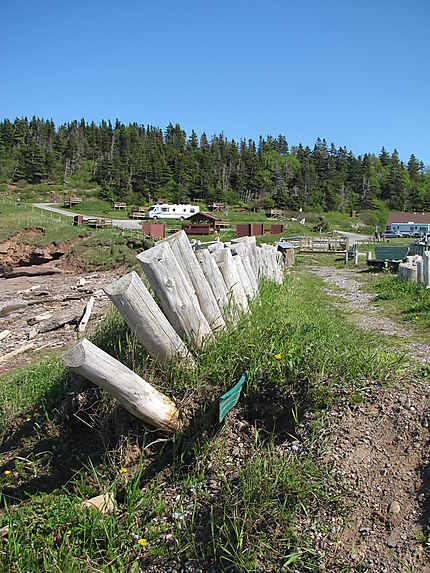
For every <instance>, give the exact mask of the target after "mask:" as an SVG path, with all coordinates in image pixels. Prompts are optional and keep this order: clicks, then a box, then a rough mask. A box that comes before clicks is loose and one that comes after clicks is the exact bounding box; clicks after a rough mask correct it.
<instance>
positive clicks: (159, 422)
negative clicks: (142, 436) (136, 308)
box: [62, 338, 180, 432]
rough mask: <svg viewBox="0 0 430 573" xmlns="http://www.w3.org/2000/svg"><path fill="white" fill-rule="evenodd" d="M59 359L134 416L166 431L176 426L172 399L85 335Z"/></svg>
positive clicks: (178, 424)
mask: <svg viewBox="0 0 430 573" xmlns="http://www.w3.org/2000/svg"><path fill="white" fill-rule="evenodd" d="M62 362H63V364H64V366H67V367H68V368H70V369H71V370H72V371H73V372H76V373H77V374H79V375H81V376H83V377H84V378H87V379H88V380H90V381H91V382H93V383H94V384H97V386H100V387H101V388H103V389H104V390H106V392H108V393H109V394H111V395H112V396H113V397H114V398H116V399H117V400H118V402H119V403H120V404H121V405H122V406H124V408H125V409H126V410H128V411H129V412H130V413H131V414H133V416H136V418H139V419H141V420H144V421H145V422H147V423H148V424H150V425H151V426H154V427H156V428H160V429H162V430H166V431H168V432H174V431H175V430H177V429H179V427H180V422H179V413H178V410H177V408H176V406H175V404H174V403H173V402H172V400H170V399H169V398H168V397H167V396H165V395H164V394H162V393H161V392H159V391H158V390H156V389H155V388H154V387H153V386H151V384H148V382H146V381H145V380H144V379H143V378H141V377H140V376H138V375H137V374H135V373H134V372H133V371H132V370H130V369H129V368H127V366H124V364H121V362H119V361H118V360H116V359H115V358H113V357H112V356H110V355H109V354H107V352H104V351H103V350H101V349H100V348H98V347H97V346H95V345H94V344H93V343H92V342H90V341H89V340H88V339H86V338H84V339H82V340H81V341H80V342H78V344H75V346H72V348H71V349H70V350H68V351H67V352H66V353H65V354H64V355H63V358H62Z"/></svg>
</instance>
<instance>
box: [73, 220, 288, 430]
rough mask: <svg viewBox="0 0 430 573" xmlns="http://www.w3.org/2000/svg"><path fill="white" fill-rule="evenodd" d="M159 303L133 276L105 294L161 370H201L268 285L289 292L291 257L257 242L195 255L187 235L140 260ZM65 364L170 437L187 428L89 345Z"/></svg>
mask: <svg viewBox="0 0 430 573" xmlns="http://www.w3.org/2000/svg"><path fill="white" fill-rule="evenodd" d="M137 259H138V260H139V262H140V264H141V266H142V269H143V271H144V274H145V277H146V279H147V281H148V283H149V285H150V288H151V289H152V291H153V293H154V295H155V297H156V299H157V301H158V304H157V302H156V301H155V300H154V298H153V296H152V295H151V293H150V291H149V290H148V288H147V287H146V286H145V284H144V283H143V281H142V280H141V279H140V277H139V275H138V274H136V273H135V272H131V273H128V274H126V275H125V276H123V277H121V278H120V279H119V280H117V281H115V282H113V283H112V284H110V285H108V286H106V287H105V289H104V290H105V292H106V294H107V295H108V296H109V298H110V299H111V301H112V302H113V304H114V305H115V307H116V308H117V309H118V311H119V312H120V313H121V315H122V316H123V318H124V319H125V321H126V322H127V324H128V326H129V327H130V329H131V330H132V331H133V332H134V334H135V335H136V337H137V339H138V340H139V341H140V342H141V343H142V344H143V346H144V347H145V349H146V350H147V352H148V354H149V355H151V356H152V357H153V358H154V359H155V360H157V361H159V362H161V363H170V362H171V361H172V360H174V359H180V360H184V361H186V363H187V365H188V366H189V367H193V365H194V357H193V353H194V352H195V351H196V350H198V349H199V348H200V347H201V346H202V344H204V342H205V341H206V340H208V339H212V338H213V337H214V336H216V334H217V333H218V332H219V331H220V330H222V329H224V328H225V327H226V326H232V325H234V324H235V322H236V321H237V320H238V318H239V316H240V314H241V313H243V312H247V311H248V309H249V302H250V301H252V300H253V299H255V298H256V296H257V295H258V287H259V283H260V282H261V281H262V280H264V279H266V280H271V281H275V282H276V283H279V284H281V283H282V281H283V272H284V262H283V256H282V254H281V253H280V252H278V251H277V249H276V247H274V246H272V245H262V246H257V245H256V241H255V237H241V238H238V239H235V240H233V241H231V243H228V244H225V245H224V244H223V243H221V242H213V243H210V244H206V245H204V244H203V245H200V246H199V248H198V250H196V251H194V250H193V248H192V246H191V243H190V242H189V239H188V237H187V235H186V234H185V232H184V231H180V232H178V233H175V234H174V235H172V236H170V237H168V238H167V239H164V240H163V241H160V242H159V243H157V244H156V245H155V246H154V247H152V248H151V249H149V250H147V251H144V252H142V253H140V254H139V255H137ZM63 364H64V365H65V366H67V367H69V368H70V369H71V370H72V371H73V372H76V373H77V374H79V375H81V376H83V377H85V378H87V379H89V380H90V381H92V382H94V383H95V384H97V385H98V386H100V387H102V388H103V389H105V390H106V391H107V392H109V393H110V394H112V395H113V396H114V397H115V398H116V399H117V400H118V401H119V402H120V403H121V404H122V405H123V406H124V407H125V408H126V409H127V410H128V411H129V412H131V413H132V414H133V415H135V416H136V417H138V418H140V419H142V420H144V421H146V422H147V423H149V424H151V425H153V426H155V427H157V428H160V429H164V430H166V431H175V430H177V429H178V428H179V427H180V420H179V413H178V410H177V408H176V406H175V404H174V403H173V402H172V401H171V400H170V399H169V398H168V397H167V396H165V395H163V394H161V393H160V392H159V391H158V390H156V389H155V388H154V387H153V386H151V385H150V384H149V383H148V382H146V381H145V380H143V379H142V378H141V377H140V376H138V375H137V374H135V373H134V372H133V371H132V370H130V369H129V368H127V367H126V366H124V365H123V364H121V363H120V362H119V361H118V360H116V359H115V358H113V357H112V356H110V355H108V354H107V353H106V352H104V351H103V350H101V349H100V348H98V347H97V346H95V345H94V344H93V343H91V342H90V341H89V340H87V339H83V340H81V341H80V342H78V343H77V344H76V345H74V346H73V347H72V348H71V349H70V350H69V351H68V352H66V353H65V354H64V356H63Z"/></svg>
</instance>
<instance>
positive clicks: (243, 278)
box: [233, 255, 254, 300]
mask: <svg viewBox="0 0 430 573" xmlns="http://www.w3.org/2000/svg"><path fill="white" fill-rule="evenodd" d="M233 262H234V264H235V265H236V269H237V274H238V275H239V279H240V282H241V283H242V286H243V290H244V291H245V294H246V296H247V297H248V298H249V299H250V300H251V299H252V298H253V296H254V291H253V290H252V285H251V281H250V280H249V276H248V273H247V272H246V270H245V266H244V264H243V261H242V257H241V256H240V255H233Z"/></svg>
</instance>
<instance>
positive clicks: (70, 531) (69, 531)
mask: <svg viewBox="0 0 430 573" xmlns="http://www.w3.org/2000/svg"><path fill="white" fill-rule="evenodd" d="M71 535H72V530H71V529H68V530H67V537H70V536H71Z"/></svg>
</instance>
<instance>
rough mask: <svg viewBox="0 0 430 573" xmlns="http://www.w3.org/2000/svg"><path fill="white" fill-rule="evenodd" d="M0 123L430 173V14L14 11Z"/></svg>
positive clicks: (117, 8)
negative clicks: (107, 122)
mask: <svg viewBox="0 0 430 573" xmlns="http://www.w3.org/2000/svg"><path fill="white" fill-rule="evenodd" d="M0 18H1V20H2V22H3V25H2V38H1V45H2V48H1V50H0V116H1V117H9V118H11V119H13V118H14V117H16V116H19V117H20V116H24V115H26V116H29V117H30V116H32V115H38V116H39V117H47V118H49V117H52V119H53V120H54V121H55V122H56V123H58V122H64V121H69V120H72V119H79V118H81V117H85V119H87V120H89V121H91V120H94V121H96V122H97V121H99V120H100V119H102V118H111V119H112V120H114V119H115V118H119V119H120V120H121V121H124V122H129V121H136V122H138V123H144V124H148V123H149V124H152V125H157V126H160V127H163V128H164V127H165V126H166V125H167V124H168V122H169V121H172V122H174V123H176V122H179V123H180V124H181V125H182V127H183V128H184V129H185V130H186V131H187V132H189V131H191V129H192V128H194V129H195V130H196V131H197V133H199V134H200V133H201V132H202V131H206V133H207V134H208V135H211V134H213V133H219V132H220V131H223V132H224V134H225V135H226V136H227V137H229V138H235V139H239V138H241V137H245V138H249V137H251V138H258V136H259V135H260V134H261V135H267V134H272V135H277V134H279V133H283V134H285V135H286V136H287V139H288V141H289V142H290V144H297V143H299V142H303V143H304V144H309V145H313V143H314V142H315V139H316V138H317V137H318V136H320V137H325V138H326V139H327V141H328V142H329V143H330V142H332V141H333V142H334V143H335V144H336V145H346V146H347V147H348V148H350V149H352V150H353V151H354V152H355V153H362V152H365V151H374V152H379V150H380V148H381V146H382V145H385V147H386V148H387V149H389V150H390V151H391V150H392V149H393V148H394V147H397V149H398V150H399V153H400V156H401V158H402V159H404V160H406V161H407V159H408V157H409V155H410V154H411V153H412V152H413V153H415V154H416V156H417V157H418V158H419V159H422V160H423V161H424V162H425V163H426V164H427V165H430V146H429V134H430V113H429V103H430V73H429V62H430V58H429V55H430V54H429V51H430V49H429V45H430V42H429V40H428V34H429V31H430V2H429V1H428V0H397V1H396V0H390V1H388V0H373V1H372V2H371V1H367V0H360V1H357V0H332V1H330V0H324V1H323V0H321V1H316V0H308V1H307V2H301V1H298V0H297V1H289V0H285V1H281V0H276V1H275V0H265V1H252V0H250V1H247V2H245V1H237V0H231V1H230V2H229V1H224V0H217V1H212V2H208V1H204V0H200V1H190V0H181V1H175V2H173V1H171V0H164V1H163V0H159V1H158V2H157V1H145V0H140V1H130V0H122V1H121V2H119V1H118V0H116V1H112V0H103V1H101V0H87V1H85V2H84V1H82V0H73V1H65V0H43V1H42V0H30V1H29V0H25V1H24V0H2V1H1V2H0Z"/></svg>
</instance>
